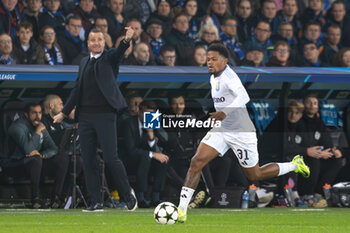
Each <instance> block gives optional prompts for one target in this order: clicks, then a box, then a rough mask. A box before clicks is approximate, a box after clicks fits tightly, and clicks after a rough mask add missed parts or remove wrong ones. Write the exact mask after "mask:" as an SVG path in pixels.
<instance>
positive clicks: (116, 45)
mask: <svg viewBox="0 0 350 233" xmlns="http://www.w3.org/2000/svg"><path fill="white" fill-rule="evenodd" d="M124 38H125V36H120V37H118V38H117V41H116V42H115V45H114V48H118V46H119V44H120V41H122V40H123V39H124ZM133 50H134V45H133V43H130V46H129V48H128V49H127V50H126V51H125V53H124V57H123V59H124V60H127V59H128V58H129V56H130V55H132V51H133Z"/></svg>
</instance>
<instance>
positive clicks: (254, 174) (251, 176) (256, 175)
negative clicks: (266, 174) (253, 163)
mask: <svg viewBox="0 0 350 233" xmlns="http://www.w3.org/2000/svg"><path fill="white" fill-rule="evenodd" d="M246 176H247V178H248V180H250V181H257V180H260V172H259V171H255V170H254V171H250V172H248V173H246Z"/></svg>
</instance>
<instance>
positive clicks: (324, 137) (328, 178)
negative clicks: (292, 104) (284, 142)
mask: <svg viewBox="0 0 350 233" xmlns="http://www.w3.org/2000/svg"><path fill="white" fill-rule="evenodd" d="M318 103H319V102H318V98H317V95H315V94H313V93H311V94H308V95H307V96H306V97H305V99H304V105H305V112H304V115H303V118H302V121H303V124H304V128H303V129H300V130H301V132H305V133H304V138H303V140H302V143H301V144H300V145H301V146H303V147H304V148H306V149H305V150H304V151H305V152H304V153H306V156H304V160H305V163H306V164H307V165H308V166H309V167H310V177H309V178H308V179H302V178H301V179H299V181H298V191H299V193H300V195H303V196H304V200H310V202H314V201H315V200H314V197H313V195H314V193H315V192H318V193H321V191H322V186H323V185H324V184H325V183H328V184H333V182H334V179H335V178H336V176H337V174H338V172H339V171H340V169H341V160H340V159H339V158H341V157H342V153H341V151H340V150H338V149H337V148H335V147H334V146H333V143H332V139H331V137H330V135H329V132H328V131H327V130H326V126H325V124H324V123H323V121H322V120H321V118H320V117H319V113H318V110H319V105H318ZM322 147H323V148H322ZM310 202H309V204H310ZM311 205H314V204H313V203H311Z"/></svg>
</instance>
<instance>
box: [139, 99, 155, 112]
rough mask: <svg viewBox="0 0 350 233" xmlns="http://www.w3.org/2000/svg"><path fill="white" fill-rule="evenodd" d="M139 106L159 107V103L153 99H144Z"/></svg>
mask: <svg viewBox="0 0 350 233" xmlns="http://www.w3.org/2000/svg"><path fill="white" fill-rule="evenodd" d="M139 108H147V109H154V110H156V109H157V104H156V102H154V101H153V100H144V101H142V102H141V103H140V105H139Z"/></svg>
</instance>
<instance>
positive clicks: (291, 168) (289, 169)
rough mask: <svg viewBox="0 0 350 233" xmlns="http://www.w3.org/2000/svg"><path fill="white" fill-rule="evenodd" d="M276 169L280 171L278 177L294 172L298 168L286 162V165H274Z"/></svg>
mask: <svg viewBox="0 0 350 233" xmlns="http://www.w3.org/2000/svg"><path fill="white" fill-rule="evenodd" d="M276 164H277V165H278V167H279V168H280V171H279V173H278V176H282V175H284V174H287V173H289V172H292V171H295V170H297V169H298V166H297V165H296V164H295V163H292V162H287V163H276Z"/></svg>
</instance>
